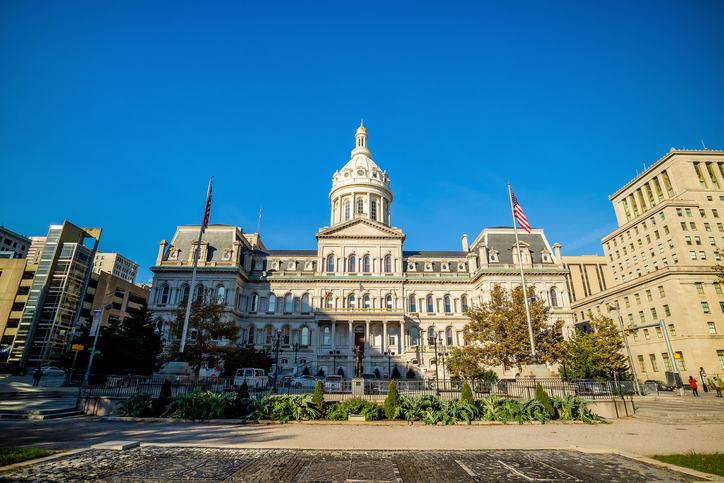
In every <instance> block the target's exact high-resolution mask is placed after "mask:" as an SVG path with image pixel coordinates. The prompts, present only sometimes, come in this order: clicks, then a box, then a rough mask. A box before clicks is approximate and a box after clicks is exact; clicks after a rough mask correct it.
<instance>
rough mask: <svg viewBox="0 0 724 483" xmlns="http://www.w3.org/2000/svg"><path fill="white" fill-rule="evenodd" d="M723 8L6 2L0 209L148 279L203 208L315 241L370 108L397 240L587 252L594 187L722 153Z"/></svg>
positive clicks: (599, 200) (297, 240)
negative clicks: (540, 241) (671, 154)
mask: <svg viewBox="0 0 724 483" xmlns="http://www.w3.org/2000/svg"><path fill="white" fill-rule="evenodd" d="M723 24H724V2H722V1H720V0H715V1H710V2H702V1H687V2H681V1H677V2H668V1H659V0H657V1H635V2H630V1H626V2H610V1H605V2H603V1H601V2H581V1H573V2H553V1H552V2H541V1H532V2H525V1H516V2H504V1H498V2H483V1H471V2H465V1H458V2H427V1H415V2H405V1H395V2H389V1H383V2H374V1H372V2H370V1H367V2H345V1H336V2H334V1H324V2H323V1H302V2H300V1H295V2H259V1H248V2H241V1H229V2H223V1H211V2H198V1H197V2H184V1H161V0H157V1H151V2H148V1H137V2H134V1H129V0H123V1H103V2H98V1H88V2H76V1H70V0H69V1H49V0H48V1H9V0H6V1H1V2H0V179H2V182H0V223H2V224H4V225H5V227H6V228H8V229H10V230H13V231H16V232H19V233H21V234H24V235H27V236H31V235H45V234H46V233H47V230H48V226H49V225H51V224H58V223H62V222H63V220H68V221H70V222H71V223H74V224H76V225H79V226H87V227H96V226H98V227H102V228H103V235H102V238H101V243H100V248H101V250H103V251H116V252H119V253H121V254H123V255H124V256H126V257H128V258H130V259H132V260H134V261H136V262H138V263H139V264H140V269H139V277H138V279H137V281H146V280H148V279H149V278H151V275H152V274H151V272H150V270H149V269H148V267H150V266H152V265H153V264H154V262H155V258H156V254H157V252H158V242H159V241H160V240H162V239H167V240H170V239H171V237H173V235H174V232H175V229H176V226H177V225H183V224H198V223H200V222H201V218H202V215H203V207H204V197H205V194H206V188H207V183H208V179H209V176H212V175H213V176H215V178H214V199H213V205H212V214H211V223H221V224H232V225H237V226H241V227H242V228H243V229H244V231H246V232H255V231H256V226H257V216H258V213H259V207H260V206H262V205H263V214H262V220H261V235H262V239H263V241H264V242H265V244H266V245H267V247H268V248H270V249H292V248H294V249H314V248H316V241H315V238H314V234H315V233H316V231H317V229H318V228H319V227H322V226H327V225H328V224H329V218H330V207H329V201H328V198H327V196H328V194H329V190H330V188H331V179H332V174H333V173H334V171H335V170H337V169H340V168H341V167H342V166H343V165H344V164H345V163H346V162H347V161H348V160H349V154H350V151H351V150H352V149H353V148H354V133H355V130H356V128H357V126H359V122H360V118H364V122H365V126H366V127H367V129H368V133H369V135H370V138H369V147H370V150H371V151H372V155H373V159H374V160H375V162H376V163H377V164H378V165H379V166H380V167H381V168H382V169H384V170H387V172H388V173H389V175H390V178H391V187H392V190H393V194H394V197H395V199H394V201H393V203H392V206H391V208H392V222H393V225H394V226H397V227H399V228H402V230H403V232H404V233H405V234H406V235H407V239H406V241H405V248H406V249H408V250H420V249H425V250H460V249H461V242H460V237H461V236H462V235H463V234H468V235H469V236H470V237H471V239H472V238H474V237H475V236H477V235H478V234H479V233H480V231H481V230H482V229H483V228H485V227H490V226H501V225H508V226H510V225H511V214H510V205H509V201H508V195H507V191H506V184H505V180H506V179H510V180H511V183H512V185H513V188H514V190H515V192H516V195H517V197H518V199H519V201H520V203H521V205H522V206H523V208H524V210H525V212H526V215H527V216H528V220H529V221H530V223H531V225H532V226H533V227H536V228H544V229H545V231H546V234H547V237H548V240H549V241H550V243H551V244H552V243H556V242H558V243H561V244H562V245H563V254H564V255H580V254H594V253H598V254H602V250H601V246H600V238H601V237H602V236H603V235H604V234H606V233H608V232H610V231H612V230H613V229H614V228H616V226H617V225H616V221H615V216H614V212H613V209H612V206H611V204H610V202H609V201H608V195H610V194H611V193H613V192H614V191H616V190H617V189H618V188H620V187H621V186H623V185H624V184H625V183H626V182H628V181H629V180H630V179H632V178H633V177H634V176H636V174H637V173H640V172H641V171H642V170H643V169H644V165H646V166H649V165H651V164H652V163H654V162H655V161H656V160H658V159H659V158H661V157H662V156H664V155H665V154H666V153H667V152H668V151H669V149H670V148H671V147H675V148H677V149H681V148H688V149H702V140H703V141H704V143H705V144H706V147H707V148H709V149H724V116H723V115H722V114H723V113H724V52H723V51H724V29H722V25H723Z"/></svg>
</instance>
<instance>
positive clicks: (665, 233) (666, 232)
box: [664, 225, 669, 235]
mask: <svg viewBox="0 0 724 483" xmlns="http://www.w3.org/2000/svg"><path fill="white" fill-rule="evenodd" d="M668 234H669V227H668V226H666V225H664V235H668Z"/></svg>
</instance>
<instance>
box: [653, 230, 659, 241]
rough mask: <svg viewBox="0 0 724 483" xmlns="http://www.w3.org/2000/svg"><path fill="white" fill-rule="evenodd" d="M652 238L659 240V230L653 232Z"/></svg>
mask: <svg viewBox="0 0 724 483" xmlns="http://www.w3.org/2000/svg"><path fill="white" fill-rule="evenodd" d="M654 236H655V237H656V239H657V240H658V239H659V230H654Z"/></svg>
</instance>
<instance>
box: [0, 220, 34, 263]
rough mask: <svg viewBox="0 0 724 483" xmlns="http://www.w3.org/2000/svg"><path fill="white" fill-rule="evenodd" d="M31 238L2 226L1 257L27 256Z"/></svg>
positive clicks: (0, 238)
mask: <svg viewBox="0 0 724 483" xmlns="http://www.w3.org/2000/svg"><path fill="white" fill-rule="evenodd" d="M29 248H30V239H29V238H27V237H24V236H23V235H18V234H17V233H15V232H12V231H10V230H8V229H7V228H5V227H4V226H0V258H25V257H26V256H27V254H28V249H29Z"/></svg>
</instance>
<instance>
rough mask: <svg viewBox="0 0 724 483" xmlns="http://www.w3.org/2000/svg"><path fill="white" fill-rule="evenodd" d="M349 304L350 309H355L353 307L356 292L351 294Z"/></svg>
mask: <svg viewBox="0 0 724 483" xmlns="http://www.w3.org/2000/svg"><path fill="white" fill-rule="evenodd" d="M347 306H348V307H349V308H350V309H353V308H354V294H351V295H350V296H349V299H348V303H347Z"/></svg>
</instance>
